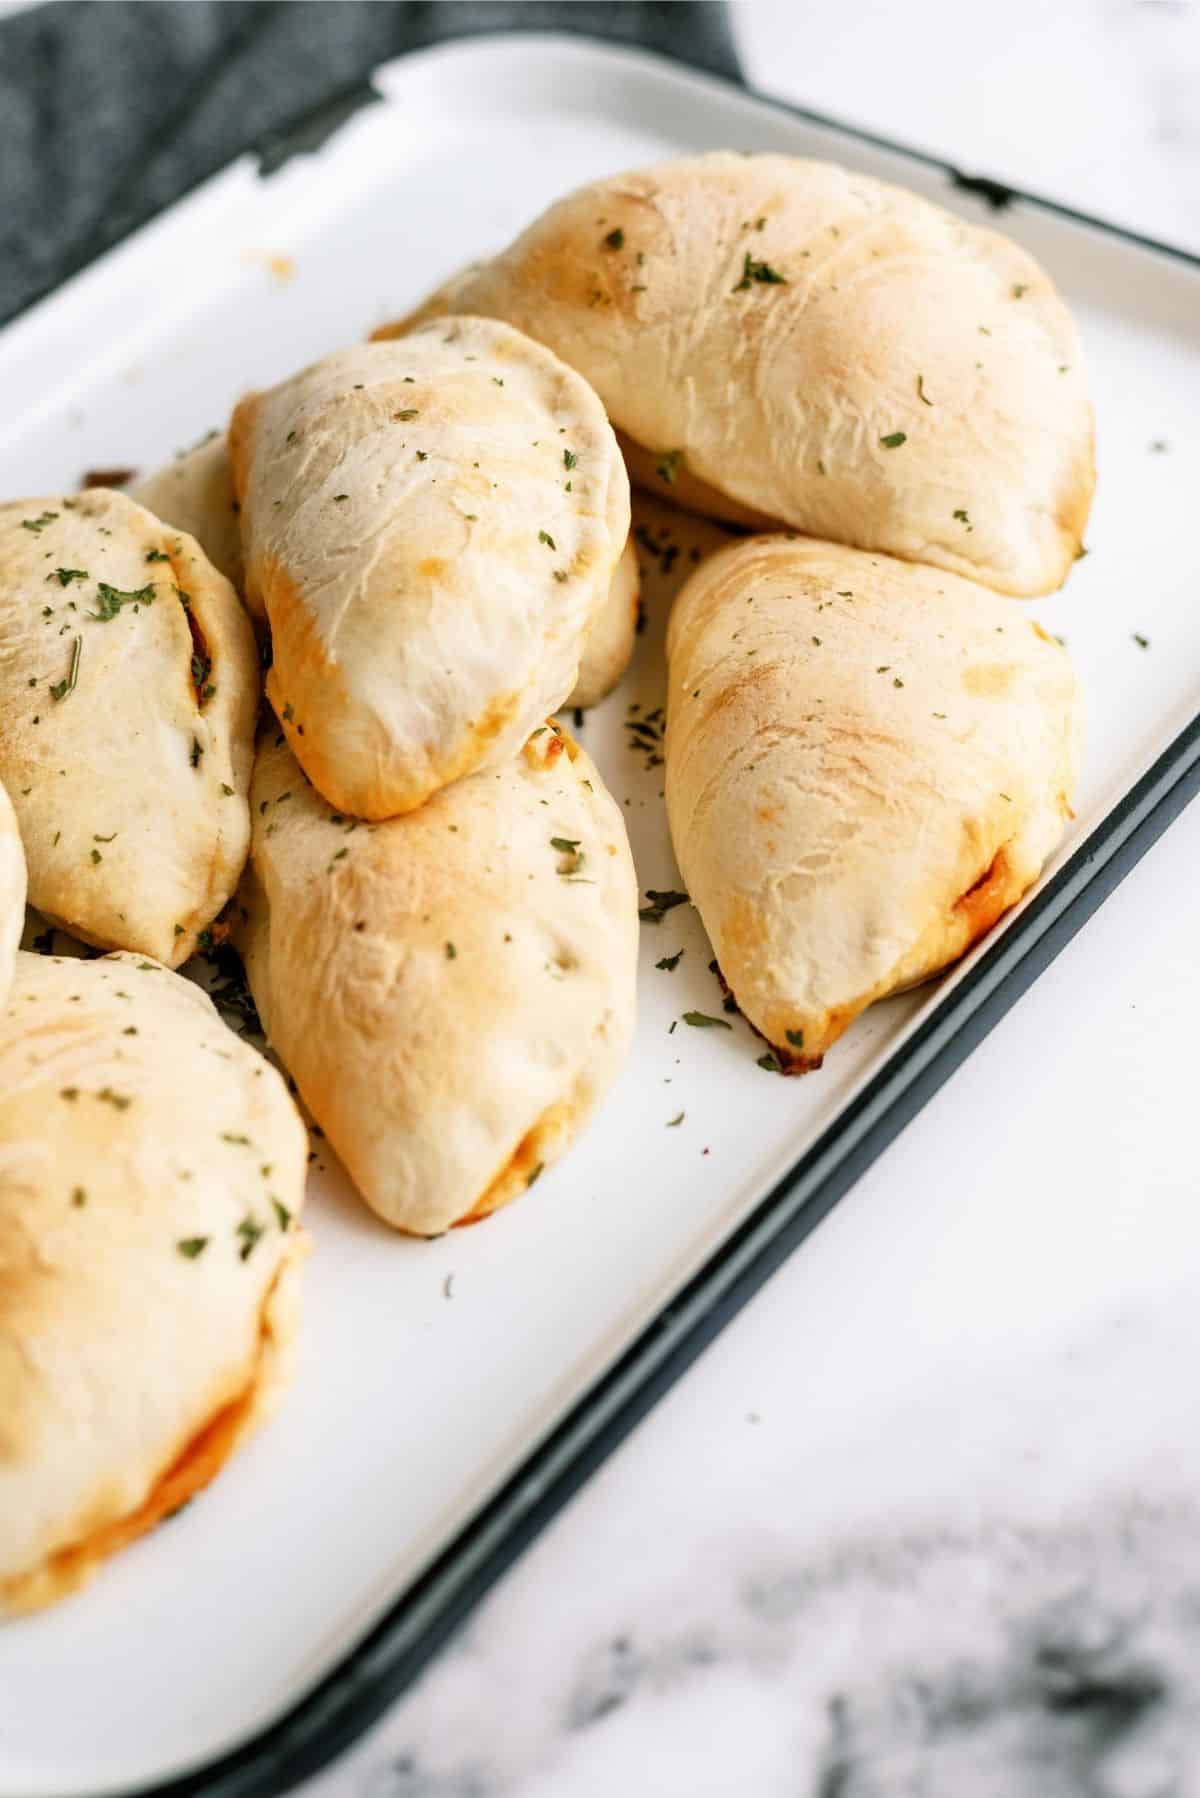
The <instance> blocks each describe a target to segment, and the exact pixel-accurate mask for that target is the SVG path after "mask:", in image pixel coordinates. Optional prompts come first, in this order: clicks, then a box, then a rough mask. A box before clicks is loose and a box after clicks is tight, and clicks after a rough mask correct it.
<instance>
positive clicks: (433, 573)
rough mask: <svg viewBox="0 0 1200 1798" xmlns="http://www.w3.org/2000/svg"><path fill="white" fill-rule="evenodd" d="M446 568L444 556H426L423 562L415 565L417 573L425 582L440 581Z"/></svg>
mask: <svg viewBox="0 0 1200 1798" xmlns="http://www.w3.org/2000/svg"><path fill="white" fill-rule="evenodd" d="M446 568H447V563H446V558H445V557H444V556H426V557H425V559H424V561H423V562H418V563H417V573H418V574H420V575H423V576H424V577H425V579H426V580H427V581H440V580H441V578H442V576H443V575H444V574H445V572H446Z"/></svg>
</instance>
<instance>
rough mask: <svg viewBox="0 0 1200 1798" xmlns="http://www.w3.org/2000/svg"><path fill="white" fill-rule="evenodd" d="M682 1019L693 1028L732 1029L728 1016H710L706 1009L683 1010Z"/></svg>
mask: <svg viewBox="0 0 1200 1798" xmlns="http://www.w3.org/2000/svg"><path fill="white" fill-rule="evenodd" d="M683 1021H684V1023H685V1024H690V1025H691V1026H692V1028H693V1029H694V1030H732V1029H733V1025H732V1024H731V1023H730V1022H729V1020H728V1018H711V1017H709V1015H708V1013H707V1012H706V1011H685V1012H684V1014H683Z"/></svg>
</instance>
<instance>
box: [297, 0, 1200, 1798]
mask: <svg viewBox="0 0 1200 1798" xmlns="http://www.w3.org/2000/svg"><path fill="white" fill-rule="evenodd" d="M737 12H738V21H739V34H740V38H741V43H742V47H743V54H744V58H745V64H746V71H747V74H748V76H749V78H750V79H751V80H752V81H753V82H754V83H755V84H756V85H758V86H761V87H763V88H765V89H768V90H772V91H775V92H778V93H781V94H784V95H786V96H788V97H790V98H794V99H797V100H801V101H805V102H808V103H810V104H812V105H814V106H816V107H819V108H821V109H823V110H826V111H829V112H832V113H834V114H837V115H840V116H842V117H844V118H847V119H850V120H853V121H856V122H859V123H862V124H865V125H868V126H872V127H874V128H876V129H878V130H880V131H883V132H887V133H891V134H893V135H895V136H897V137H899V138H902V139H905V140H907V141H909V142H912V143H914V144H917V145H920V146H923V147H926V148H928V149H931V150H934V151H936V152H939V153H941V154H944V155H947V156H950V157H952V158H953V159H954V160H955V161H956V162H958V163H959V164H960V165H961V166H964V167H967V168H971V169H974V170H976V171H978V172H982V173H986V174H989V175H993V176H996V177H999V178H1008V179H1010V180H1012V181H1014V182H1016V183H1017V184H1019V185H1022V186H1026V187H1030V188H1033V189H1035V190H1040V191H1042V192H1045V193H1048V194H1052V195H1055V196H1057V197H1060V198H1064V199H1067V200H1069V201H1072V202H1074V203H1075V204H1077V205H1080V206H1082V207H1084V208H1086V209H1087V210H1089V211H1092V212H1096V213H1100V214H1102V215H1107V216H1110V217H1112V218H1115V219H1119V220H1121V221H1122V222H1125V223H1128V224H1131V225H1133V226H1136V227H1137V228H1139V229H1141V230H1143V231H1146V232H1148V233H1150V234H1152V235H1156V236H1160V237H1163V238H1166V239H1169V240H1174V241H1176V242H1179V243H1182V244H1185V245H1187V246H1189V247H1191V248H1193V249H1196V248H1200V10H1198V9H1197V8H1196V7H1195V6H1192V5H1187V4H1181V3H1177V4H1169V3H1166V0H1160V3H1159V4H1149V3H1147V4H1133V3H1131V0H1058V3H1057V4H1056V5H1055V6H1053V7H1050V6H1047V5H1046V4H1045V0H1007V3H1006V4H1005V5H1003V6H987V7H984V6H982V5H979V6H972V5H971V4H970V0H909V4H907V5H905V6H897V5H895V4H894V0H888V3H884V0H805V3H804V4H803V5H801V4H800V0H744V3H743V4H741V5H740V6H739V7H738V8H737ZM1198 400H1200V396H1198ZM1197 428H1200V425H1198V427H1197ZM1198 874H1200V809H1197V808H1195V807H1193V808H1192V809H1191V811H1190V812H1187V813H1185V814H1184V816H1183V818H1182V819H1181V820H1180V821H1179V822H1178V823H1177V824H1176V825H1175V826H1174V827H1173V828H1172V830H1171V831H1170V832H1169V833H1168V835H1167V836H1166V837H1165V838H1164V839H1163V840H1162V841H1161V842H1160V843H1159V845H1158V846H1157V847H1156V848H1155V849H1154V850H1153V851H1152V852H1151V853H1150V854H1149V855H1148V856H1147V858H1146V859H1145V860H1144V861H1143V862H1142V863H1141V864H1140V866H1139V867H1138V868H1137V869H1136V870H1135V872H1134V873H1133V874H1132V875H1131V876H1130V877H1129V878H1128V879H1127V881H1126V882H1125V883H1124V885H1123V886H1122V887H1121V888H1120V889H1119V890H1118V891H1117V893H1116V894H1115V895H1114V896H1113V897H1112V898H1111V899H1110V900H1109V901H1108V903H1107V904H1106V905H1105V907H1104V908H1103V909H1102V911H1101V912H1100V913H1099V914H1098V915H1097V916H1096V918H1095V919H1093V921H1092V922H1091V923H1090V924H1089V925H1088V926H1087V928H1086V930H1085V931H1084V933H1083V934H1082V935H1081V936H1080V937H1078V938H1076V940H1075V942H1074V943H1073V944H1072V945H1071V946H1070V947H1069V948H1068V949H1067V950H1066V951H1065V952H1064V953H1063V955H1062V956H1061V957H1060V958H1059V960H1058V961H1057V962H1056V963H1055V964H1054V966H1053V967H1052V968H1051V969H1050V970H1049V971H1048V972H1047V973H1046V974H1044V975H1043V976H1042V978H1041V980H1040V981H1039V982H1038V983H1037V985H1036V986H1035V988H1034V989H1033V990H1032V991H1031V992H1030V993H1029V994H1027V995H1026V997H1025V998H1024V999H1023V1000H1022V1001H1021V1002H1020V1003H1019V1005H1018V1006H1017V1007H1016V1009H1015V1010H1014V1011H1013V1012H1011V1013H1010V1014H1009V1016H1008V1017H1007V1018H1006V1019H1005V1020H1004V1021H1003V1023H1002V1024H1001V1025H1000V1026H999V1027H998V1028H997V1029H996V1030H995V1031H994V1032H993V1034H992V1035H991V1036H990V1037H989V1038H988V1040H987V1041H986V1042H985V1043H984V1045H983V1046H982V1047H981V1048H980V1049H979V1050H978V1051H977V1052H976V1053H975V1055H974V1056H973V1057H972V1058H971V1059H970V1061H969V1062H968V1063H967V1064H966V1065H965V1066H964V1067H963V1068H962V1069H961V1070H960V1071H959V1072H958V1073H957V1074H956V1075H955V1076H954V1077H953V1079H952V1080H951V1081H950V1082H949V1084H948V1085H947V1086H946V1087H945V1088H943V1090H942V1092H941V1093H940V1094H939V1095H938V1097H937V1098H936V1099H935V1100H934V1101H933V1103H932V1104H931V1105H929V1106H928V1108H927V1109H926V1110H925V1111H924V1112H923V1113H922V1114H921V1116H920V1117H919V1118H918V1119H917V1120H916V1121H915V1122H914V1123H913V1124H911V1125H910V1126H909V1128H908V1130H907V1131H906V1132H905V1133H904V1135H903V1136H902V1137H901V1138H900V1139H899V1141H898V1142H896V1143H895V1144H894V1145H893V1147H892V1148H891V1149H890V1150H889V1151H888V1152H887V1153H886V1154H885V1155H884V1156H883V1157H882V1159H881V1160H880V1161H879V1162H878V1163H877V1164H876V1165H875V1166H874V1168H873V1169H872V1170H871V1172H870V1173H869V1174H868V1175H867V1176H866V1177H865V1178H864V1179H863V1180H862V1181H861V1182H860V1184H859V1185H858V1187H857V1188H856V1189H855V1191H854V1192H853V1193H852V1194H851V1195H850V1196H849V1197H848V1198H846V1199H845V1200H844V1201H843V1202H842V1204H841V1205H840V1206H839V1208H838V1209H837V1211H836V1212H835V1213H834V1214H833V1216H832V1217H831V1218H830V1219H829V1220H828V1221H827V1222H826V1223H825V1224H824V1225H823V1226H822V1227H821V1229H820V1230H819V1231H818V1232H817V1233H816V1235H815V1236H814V1237H812V1238H811V1239H810V1240H809V1242H808V1243H807V1244H806V1246H805V1247H804V1249H803V1250H802V1252H801V1253H799V1254H798V1255H796V1256H794V1257H793V1259H792V1260H791V1261H790V1262H789V1263H788V1265H787V1266H786V1267H785V1268H784V1269H783V1270H782V1271H781V1272H780V1273H779V1274H778V1275H777V1276H776V1277H775V1278H774V1280H773V1281H772V1282H771V1284H770V1285H769V1286H768V1287H767V1288H766V1289H765V1290H764V1291H763V1292H762V1293H761V1294H760V1295H759V1297H758V1298H757V1299H756V1300H755V1301H754V1302H753V1303H752V1304H751V1305H750V1307H749V1308H748V1309H747V1310H746V1311H745V1312H743V1314H742V1315H741V1317H740V1318H739V1319H738V1320H737V1322H736V1323H735V1324H734V1325H733V1326H732V1327H731V1328H730V1329H729V1330H728V1331H727V1332H726V1333H725V1335H724V1336H723V1337H722V1338H721V1339H720V1341H719V1342H718V1343H717V1344H716V1346H715V1347H714V1348H713V1349H712V1350H710V1351H709V1353H708V1354H707V1355H706V1356H705V1357H704V1359H703V1360H702V1361H701V1363H700V1364H699V1365H698V1366H696V1367H695V1368H694V1369H693V1370H692V1372H691V1373H690V1374H689V1375H688V1377H687V1378H686V1379H685V1380H684V1382H683V1383H682V1384H681V1385H680V1386H678V1387H677V1388H676V1389H675V1390H674V1392H673V1393H672V1394H671V1395H670V1397H669V1398H668V1399H667V1400H666V1401H665V1402H664V1403H662V1404H661V1405H660V1406H659V1407H658V1409H657V1410H656V1411H655V1412H654V1413H653V1414H652V1416H651V1417H650V1418H649V1419H648V1421H647V1422H645V1423H644V1424H643V1425H642V1426H641V1428H640V1429H639V1430H638V1431H637V1433H636V1434H635V1436H634V1437H633V1439H632V1440H631V1441H630V1442H629V1443H628V1444H627V1445H626V1446H625V1447H624V1448H623V1449H622V1450H621V1451H620V1452H619V1453H618V1454H617V1455H616V1456H615V1457H614V1459H613V1460H611V1461H610V1462H609V1463H608V1465H607V1466H606V1468H605V1469H604V1470H603V1471H602V1473H601V1474H600V1475H599V1476H598V1477H597V1478H596V1479H594V1480H593V1481H592V1483H591V1484H590V1485H589V1486H588V1487H587V1489H586V1490H585V1491H584V1492H583V1494H582V1495H581V1496H580V1497H579V1498H578V1499H577V1500H576V1501H575V1502H574V1503H573V1504H572V1505H571V1506H570V1507H569V1509H568V1510H567V1511H566V1512H565V1513H564V1514H563V1515H562V1516H561V1517H560V1518H559V1519H558V1521H557V1522H556V1523H555V1524H554V1525H553V1526H552V1528H551V1529H550V1530H549V1531H548V1532H547V1533H546V1534H545V1535H544V1536H543V1537H542V1538H541V1540H540V1541H539V1542H538V1543H537V1544H536V1546H535V1547H534V1548H533V1549H532V1550H531V1551H530V1552H529V1553H528V1554H527V1555H526V1557H525V1558H524V1560H523V1561H522V1562H521V1563H520V1564H519V1565H518V1566H517V1568H516V1569H515V1570H514V1571H513V1572H512V1573H511V1574H510V1575H509V1576H508V1578H507V1579H506V1580H505V1581H504V1582H503V1583H502V1585H501V1586H500V1587H499V1588H498V1589H497V1590H496V1591H495V1592H494V1593H493V1595H492V1596H491V1598H490V1600H489V1601H488V1602H487V1603H485V1604H484V1606H483V1607H482V1608H481V1609H480V1610H479V1612H478V1613H477V1614H476V1615H475V1617H474V1618H473V1619H472V1621H471V1623H470V1625H469V1627H468V1628H467V1629H466V1630H465V1631H464V1633H463V1634H462V1635H461V1636H460V1637H459V1638H458V1639H457V1640H456V1641H455V1642H454V1643H453V1644H452V1645H451V1647H450V1648H448V1649H447V1650H446V1652H445V1653H444V1654H443V1655H442V1656H441V1658H440V1659H439V1660H438V1661H437V1663H436V1664H435V1665H434V1666H433V1667H432V1668H431V1669H430V1671H429V1672H428V1673H427V1675H426V1676H425V1678H424V1679H423V1680H422V1681H421V1682H420V1684H419V1685H418V1686H417V1688H416V1689H415V1690H414V1691H413V1692H412V1693H411V1694H410V1695H409V1696H408V1697H407V1698H406V1699H405V1700H404V1701H403V1702H401V1703H400V1704H398V1705H397V1706H396V1707H395V1708H394V1709H393V1710H392V1711H391V1713H390V1714H389V1715H388V1716H387V1717H386V1718H385V1719H384V1721H383V1722H382V1723H380V1724H379V1725H378V1726H377V1727H376V1728H375V1729H374V1730H373V1731H372V1732H371V1733H370V1734H369V1735H368V1736H367V1737H365V1738H364V1739H363V1740H362V1741H361V1742H360V1743H359V1744H358V1745H357V1746H356V1747H355V1748H354V1749H353V1750H352V1751H351V1752H350V1753H349V1754H348V1755H347V1756H346V1757H345V1758H344V1759H343V1760H342V1761H341V1762H339V1763H338V1764H337V1765H336V1766H334V1767H333V1768H331V1769H329V1770H328V1771H327V1772H326V1773H325V1774H324V1775H322V1776H320V1777H319V1778H317V1779H316V1780H314V1781H313V1782H312V1783H311V1784H310V1786H308V1787H306V1788H305V1790H306V1792H307V1793H309V1794H311V1795H312V1798H317V1795H320V1798H332V1795H334V1794H338V1795H340V1794H343V1793H347V1794H350V1793H361V1794H363V1798H493V1795H495V1798H501V1795H503V1798H551V1795H553V1798H615V1795H616V1794H618V1793H620V1794H623V1795H628V1798H733V1795H735V1794H736V1795H737V1798H785V1795H786V1798H795V1795H797V1794H805V1795H807V1794H812V1795H813V1798H918V1795H927V1798H1068V1794H1069V1795H1072V1798H1083V1795H1085V1794H1087V1795H1089V1798H1195V1794H1197V1793H1200V1504H1198V1502H1197V1501H1198V1500H1200V1443H1198V1442H1197V1437H1196V1431H1195V1427H1194V1404H1193V1398H1192V1382H1193V1380H1194V1378H1195V1369H1196V1367H1197V1365H1198V1364H1200V1304H1198V1302H1197V1288H1198V1285H1200V1204H1198V1203H1197V1191H1198V1184H1197V1172H1196V1156H1195V1151H1194V1147H1193V1138H1194V1123H1193V1120H1194V1117H1195V1112H1194V1110H1193V1107H1194V1105H1195V1089H1196V1069H1197V1065H1198V1060H1197V1049H1196V1027H1195V1020H1196V1017H1197V1015H1198V1014H1200V957H1198V956H1197V954H1196V947H1195V945H1196V928H1195V914H1196V897H1195V895H1196V890H1197V877H1198Z"/></svg>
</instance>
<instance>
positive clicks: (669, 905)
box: [638, 887, 688, 954]
mask: <svg viewBox="0 0 1200 1798" xmlns="http://www.w3.org/2000/svg"><path fill="white" fill-rule="evenodd" d="M646 897H647V899H648V900H649V901H650V903H649V905H643V906H641V907H640V909H639V911H638V917H639V918H640V919H641V920H642V923H643V924H661V923H662V921H663V918H664V917H665V916H666V914H667V913H668V912H669V911H672V910H673V909H674V907H675V906H677V905H686V904H687V903H688V896H687V894H686V893H671V892H668V893H658V892H656V891H655V890H654V888H653V887H647V888H646ZM680 953H681V954H682V950H681V951H680Z"/></svg>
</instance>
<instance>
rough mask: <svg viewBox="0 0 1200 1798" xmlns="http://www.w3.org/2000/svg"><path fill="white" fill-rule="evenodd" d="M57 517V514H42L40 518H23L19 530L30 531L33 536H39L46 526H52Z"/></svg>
mask: <svg viewBox="0 0 1200 1798" xmlns="http://www.w3.org/2000/svg"><path fill="white" fill-rule="evenodd" d="M57 517H58V513H57V512H43V513H42V515H41V517H40V518H23V519H22V520H21V529H22V530H23V531H32V532H33V534H34V536H35V537H37V536H40V535H41V533H42V532H43V531H44V530H45V528H46V526H47V525H48V524H53V523H54V520H55V519H56V518H57Z"/></svg>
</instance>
